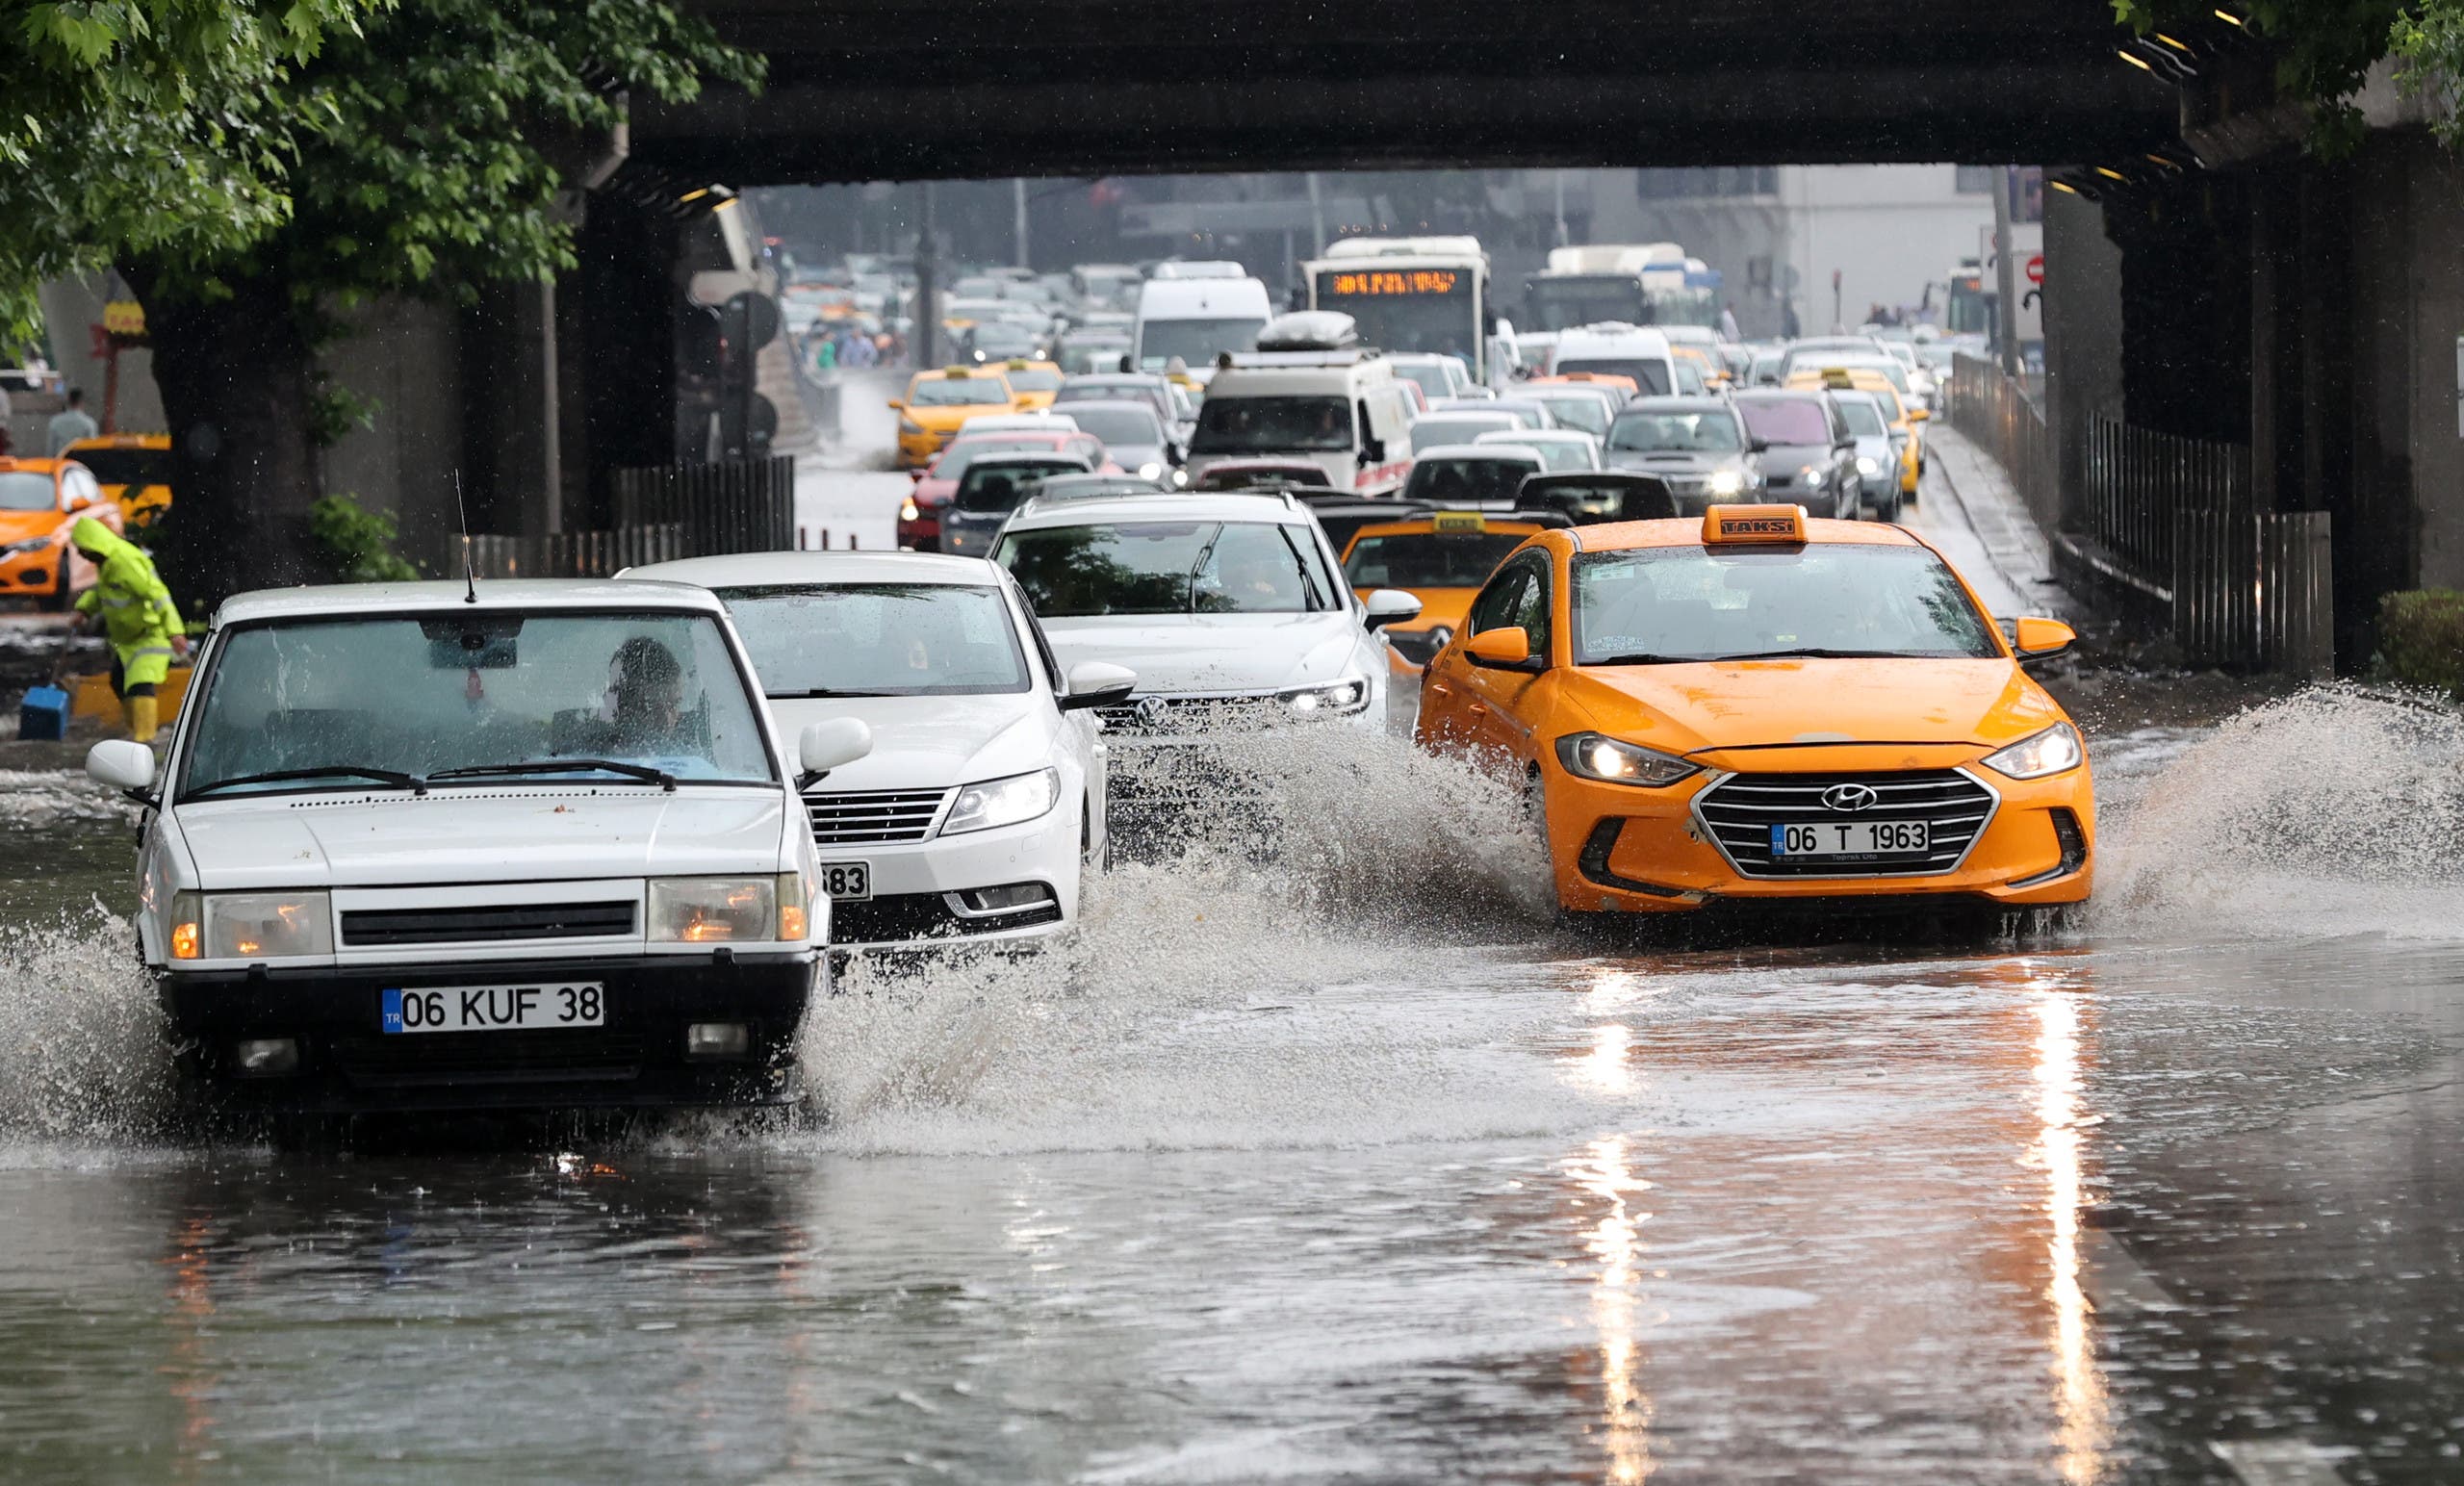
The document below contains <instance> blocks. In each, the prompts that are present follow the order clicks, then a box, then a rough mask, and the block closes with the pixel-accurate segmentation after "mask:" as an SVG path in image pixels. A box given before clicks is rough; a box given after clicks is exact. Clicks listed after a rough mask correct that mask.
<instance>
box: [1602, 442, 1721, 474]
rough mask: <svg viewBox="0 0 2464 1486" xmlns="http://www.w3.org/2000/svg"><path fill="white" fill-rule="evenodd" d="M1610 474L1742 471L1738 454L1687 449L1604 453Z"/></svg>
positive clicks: (1614, 450)
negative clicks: (1621, 472)
mask: <svg viewBox="0 0 2464 1486" xmlns="http://www.w3.org/2000/svg"><path fill="white" fill-rule="evenodd" d="M1601 458H1602V459H1603V460H1604V461H1606V463H1607V465H1608V468H1610V469H1611V470H1626V471H1630V472H1632V473H1634V474H1711V473H1712V472H1713V471H1716V470H1743V469H1744V468H1745V456H1744V455H1742V454H1739V453H1733V452H1732V453H1724V454H1722V453H1700V452H1694V451H1691V450H1685V449H1639V448H1612V449H1608V450H1605V451H1604V452H1603V453H1602V455H1601Z"/></svg>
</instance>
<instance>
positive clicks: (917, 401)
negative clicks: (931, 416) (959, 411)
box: [907, 376, 1010, 408]
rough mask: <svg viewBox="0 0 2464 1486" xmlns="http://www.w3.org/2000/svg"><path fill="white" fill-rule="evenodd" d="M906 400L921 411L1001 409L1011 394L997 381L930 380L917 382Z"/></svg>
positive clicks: (978, 378) (986, 378)
mask: <svg viewBox="0 0 2464 1486" xmlns="http://www.w3.org/2000/svg"><path fill="white" fill-rule="evenodd" d="M907 400H908V402H909V403H911V404H912V405H913V406H915V407H919V408H974V407H998V406H999V405H1001V404H1002V403H1005V402H1008V401H1009V400H1010V390H1009V389H1008V388H1007V387H1006V386H1004V385H1003V384H1002V382H1001V380H1000V378H998V377H990V376H927V377H918V378H917V379H916V382H915V385H914V386H913V387H912V388H911V389H909V391H908V394H907Z"/></svg>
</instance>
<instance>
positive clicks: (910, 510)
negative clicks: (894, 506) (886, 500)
mask: <svg viewBox="0 0 2464 1486" xmlns="http://www.w3.org/2000/svg"><path fill="white" fill-rule="evenodd" d="M923 517H924V513H923V512H922V511H919V510H917V509H916V508H915V498H914V497H913V496H910V497H908V498H907V499H906V500H902V501H900V502H899V505H898V519H899V520H900V521H921V520H922V519H923Z"/></svg>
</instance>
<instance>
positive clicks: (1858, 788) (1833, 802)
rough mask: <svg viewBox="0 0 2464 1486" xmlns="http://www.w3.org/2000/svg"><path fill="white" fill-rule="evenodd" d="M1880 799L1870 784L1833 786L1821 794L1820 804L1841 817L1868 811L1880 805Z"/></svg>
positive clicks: (1880, 795) (1877, 791) (1879, 794)
mask: <svg viewBox="0 0 2464 1486" xmlns="http://www.w3.org/2000/svg"><path fill="white" fill-rule="evenodd" d="M1882 798H1883V797H1882V794H1881V792H1880V791H1879V790H1877V789H1875V788H1874V786H1873V785H1871V784H1834V785H1832V786H1831V787H1830V788H1829V789H1826V790H1824V791H1823V792H1822V803H1823V804H1824V805H1826V806H1828V807H1831V808H1832V809H1835V810H1837V811H1839V812H1840V813H1841V814H1843V815H1854V814H1855V813H1857V812H1858V811H1859V810H1870V809H1872V808H1873V807H1875V806H1877V805H1880V804H1881V803H1882Z"/></svg>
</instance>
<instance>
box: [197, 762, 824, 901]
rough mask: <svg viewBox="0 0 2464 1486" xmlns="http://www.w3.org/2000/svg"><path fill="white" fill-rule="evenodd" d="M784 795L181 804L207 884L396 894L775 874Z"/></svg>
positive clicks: (397, 796)
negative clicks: (420, 887) (448, 886)
mask: <svg viewBox="0 0 2464 1486" xmlns="http://www.w3.org/2000/svg"><path fill="white" fill-rule="evenodd" d="M785 811H786V799H785V796H784V794H783V792H782V791H780V790H778V789H777V788H769V789H750V788H734V787H727V786H701V787H697V786H694V785H690V784H687V785H683V786H680V787H679V788H678V790H677V791H676V793H674V794H668V793H666V792H664V791H662V790H659V789H656V788H655V787H649V786H643V787H631V786H618V787H614V788H609V787H606V786H598V787H596V788H594V787H593V786H590V785H578V786H577V785H563V786H535V785H524V786H522V787H520V788H515V789H499V788H488V787H480V788H474V789H470V790H467V791H466V790H463V789H458V788H456V789H439V790H437V791H436V792H435V793H432V794H427V795H412V794H406V793H385V794H368V795H357V794H343V795H277V796H265V797H258V798H253V799H221V800H216V799H207V800H199V801H197V802H196V803H195V804H193V805H181V806H175V807H173V813H174V814H176V815H177V816H178V818H179V826H180V833H181V835H182V837H183V838H184V840H185V841H186V843H187V846H188V851H189V856H190V859H191V861H192V863H193V864H194V866H195V868H196V872H197V883H198V885H199V886H201V887H205V888H208V889H213V888H240V887H326V886H335V887H388V886H392V887H400V886H412V885H417V884H441V883H455V884H468V883H473V882H482V883H537V882H556V881H559V880H576V881H583V880H592V879H600V878H611V877H666V876H689V875H693V874H726V873H760V872H774V871H777V870H778V865H777V864H778V861H779V859H780V857H779V848H780V843H781V841H782V839H783V830H784V826H783V820H784V815H785Z"/></svg>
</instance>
